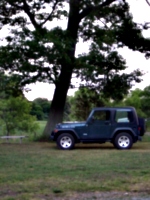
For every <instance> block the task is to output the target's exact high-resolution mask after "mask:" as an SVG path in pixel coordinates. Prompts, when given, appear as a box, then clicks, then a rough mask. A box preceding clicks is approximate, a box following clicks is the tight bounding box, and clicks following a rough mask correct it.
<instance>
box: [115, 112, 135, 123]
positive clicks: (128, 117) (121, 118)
mask: <svg viewBox="0 0 150 200" xmlns="http://www.w3.org/2000/svg"><path fill="white" fill-rule="evenodd" d="M115 121H116V122H117V123H130V122H133V113H132V112H131V110H117V111H116V114H115Z"/></svg>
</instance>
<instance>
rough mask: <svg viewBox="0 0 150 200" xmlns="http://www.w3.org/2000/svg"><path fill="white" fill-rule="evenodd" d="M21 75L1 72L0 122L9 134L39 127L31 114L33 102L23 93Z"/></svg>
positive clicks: (3, 129) (4, 130)
mask: <svg viewBox="0 0 150 200" xmlns="http://www.w3.org/2000/svg"><path fill="white" fill-rule="evenodd" d="M23 89H24V88H23V87H22V86H21V85H20V76H19V75H12V76H9V75H6V74H4V73H0V122H1V127H2V128H1V129H2V131H3V132H4V133H5V134H7V135H9V134H13V133H15V132H16V131H19V132H29V131H33V132H34V131H35V130H36V129H37V128H38V125H37V124H36V122H35V121H36V118H35V117H33V116H31V115H30V110H31V104H30V102H28V100H27V99H25V97H24V95H23V91H22V90H23Z"/></svg>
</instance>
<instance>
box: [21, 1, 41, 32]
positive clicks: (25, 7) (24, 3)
mask: <svg viewBox="0 0 150 200" xmlns="http://www.w3.org/2000/svg"><path fill="white" fill-rule="evenodd" d="M22 1H23V9H24V11H25V13H26V14H27V15H28V17H29V18H30V20H31V22H32V24H33V26H34V28H35V29H38V28H40V25H39V24H38V23H37V22H36V21H35V18H34V17H35V16H34V14H33V13H31V12H30V7H29V5H28V4H27V2H26V0H22Z"/></svg>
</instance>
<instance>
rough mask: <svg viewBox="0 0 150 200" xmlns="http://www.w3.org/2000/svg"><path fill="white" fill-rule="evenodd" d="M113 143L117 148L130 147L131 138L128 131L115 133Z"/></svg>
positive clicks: (131, 143)
mask: <svg viewBox="0 0 150 200" xmlns="http://www.w3.org/2000/svg"><path fill="white" fill-rule="evenodd" d="M113 144H114V147H115V148H117V149H130V148H131V147H132V145H133V139H132V136H131V135H130V134H129V133H125V132H122V133H119V134H118V135H116V137H115V139H114V142H113Z"/></svg>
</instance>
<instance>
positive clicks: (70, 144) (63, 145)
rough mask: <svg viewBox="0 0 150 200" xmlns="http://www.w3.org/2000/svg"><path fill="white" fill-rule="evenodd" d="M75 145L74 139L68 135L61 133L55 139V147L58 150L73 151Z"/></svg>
mask: <svg viewBox="0 0 150 200" xmlns="http://www.w3.org/2000/svg"><path fill="white" fill-rule="evenodd" d="M74 145H75V140H74V137H73V136H72V135H71V134H69V133H62V134H61V135H60V136H59V137H58V138H57V146H58V148H59V149H63V150H70V149H73V148H74Z"/></svg>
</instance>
